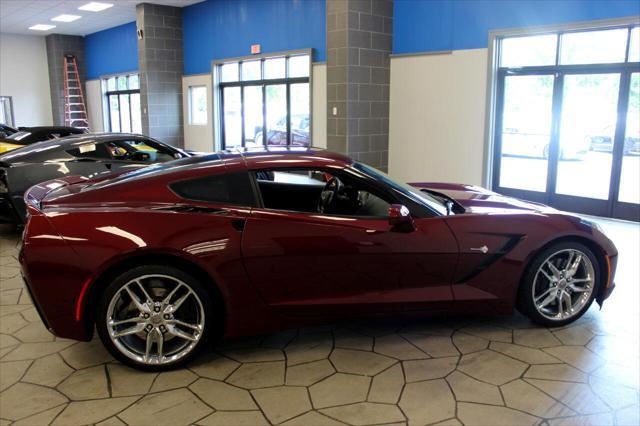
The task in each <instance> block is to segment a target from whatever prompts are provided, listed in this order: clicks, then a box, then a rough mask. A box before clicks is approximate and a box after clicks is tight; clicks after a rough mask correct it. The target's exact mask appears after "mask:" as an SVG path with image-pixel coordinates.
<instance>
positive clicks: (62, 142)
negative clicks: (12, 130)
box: [0, 133, 191, 224]
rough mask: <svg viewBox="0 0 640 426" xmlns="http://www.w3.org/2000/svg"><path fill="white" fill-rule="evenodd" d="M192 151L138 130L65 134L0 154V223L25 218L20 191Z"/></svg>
mask: <svg viewBox="0 0 640 426" xmlns="http://www.w3.org/2000/svg"><path fill="white" fill-rule="evenodd" d="M190 155H191V154H189V153H187V152H185V151H183V150H180V149H177V148H174V147H172V146H169V145H167V144H164V143H162V142H159V141H157V140H155V139H151V138H148V137H145V136H141V135H134V134H126V133H99V134H84V135H76V136H68V137H65V138H60V139H55V140H50V141H45V142H40V143H36V144H33V145H29V146H26V147H24V148H20V149H16V150H13V151H10V152H7V153H5V154H3V155H0V222H9V223H15V224H21V223H24V221H25V204H24V200H23V198H22V197H23V194H24V192H25V191H26V190H27V189H29V188H30V187H32V186H33V185H35V184H37V183H40V182H44V181H47V180H51V179H56V178H60V177H65V176H84V177H86V178H93V177H97V176H98V175H101V174H111V173H120V172H123V171H127V170H131V169H136V168H140V167H145V166H148V165H150V164H153V163H163V162H166V161H171V160H175V159H178V158H185V157H189V156H190Z"/></svg>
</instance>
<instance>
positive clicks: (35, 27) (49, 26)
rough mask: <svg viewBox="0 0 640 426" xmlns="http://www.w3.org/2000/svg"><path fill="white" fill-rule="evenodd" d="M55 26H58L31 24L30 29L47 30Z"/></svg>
mask: <svg viewBox="0 0 640 426" xmlns="http://www.w3.org/2000/svg"><path fill="white" fill-rule="evenodd" d="M55 27H56V26H55V25H48V24H37V25H32V26H30V27H29V29H30V30H34V31H47V30H50V29H51V28H55Z"/></svg>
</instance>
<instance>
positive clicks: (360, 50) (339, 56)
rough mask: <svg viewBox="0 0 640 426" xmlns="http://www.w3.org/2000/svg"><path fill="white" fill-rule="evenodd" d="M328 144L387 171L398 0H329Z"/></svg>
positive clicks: (332, 148) (335, 149)
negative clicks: (396, 4)
mask: <svg viewBox="0 0 640 426" xmlns="http://www.w3.org/2000/svg"><path fill="white" fill-rule="evenodd" d="M326 10H327V108H328V111H327V147H328V148H329V149H330V150H333V151H338V152H343V153H346V154H347V155H349V156H351V157H353V158H354V159H356V160H359V161H362V162H364V163H367V164H369V165H371V166H374V167H377V168H379V169H380V170H384V171H386V170H387V165H388V157H389V151H388V150H389V82H390V75H389V69H390V61H389V55H390V54H391V45H392V36H393V0H327V8H326Z"/></svg>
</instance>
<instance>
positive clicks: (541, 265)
mask: <svg viewBox="0 0 640 426" xmlns="http://www.w3.org/2000/svg"><path fill="white" fill-rule="evenodd" d="M599 283H600V270H599V266H598V261H597V259H596V257H595V255H594V254H593V252H592V251H591V250H590V249H589V248H588V247H586V246H585V245H583V244H580V243H577V242H563V243H559V244H555V245H553V246H551V247H549V248H547V249H545V250H544V251H543V252H542V253H540V254H539V255H537V256H536V257H535V259H534V260H533V261H532V263H531V265H530V266H529V268H528V270H527V272H526V274H525V276H524V280H523V282H522V283H521V286H520V288H519V292H518V309H519V310H520V311H521V312H522V313H524V314H525V315H527V316H528V317H529V318H530V319H531V320H532V321H534V322H536V323H538V324H541V325H544V326H550V327H559V326H562V325H565V324H569V323H571V322H573V321H575V320H577V319H578V318H580V317H581V316H582V315H583V314H584V313H585V312H586V311H587V310H588V309H589V307H590V306H591V303H593V300H594V298H595V296H596V294H597V292H598V289H599Z"/></svg>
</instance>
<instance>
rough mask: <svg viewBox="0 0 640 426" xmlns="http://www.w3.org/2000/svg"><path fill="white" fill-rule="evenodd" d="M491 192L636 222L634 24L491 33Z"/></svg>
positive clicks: (638, 151) (639, 181) (639, 140)
mask: <svg viewBox="0 0 640 426" xmlns="http://www.w3.org/2000/svg"><path fill="white" fill-rule="evenodd" d="M494 49H496V53H497V55H498V56H497V58H496V63H497V70H496V77H497V78H496V80H495V83H496V86H495V87H496V93H495V98H496V103H495V116H494V122H493V129H494V134H493V135H492V136H493V141H494V156H493V164H494V168H493V187H494V189H495V190H497V191H499V192H502V193H505V194H508V195H513V196H517V197H520V198H525V199H530V200H532V201H538V202H543V203H546V204H550V205H552V206H554V207H558V208H560V209H563V210H570V211H576V212H583V213H590V214H597V215H602V216H614V217H621V218H627V219H635V220H640V216H639V214H640V137H639V136H640V135H638V133H639V130H638V128H639V126H638V121H639V120H640V119H639V118H638V116H639V115H638V100H637V97H638V86H639V84H640V83H639V82H638V75H639V74H638V72H640V62H639V61H640V27H638V25H637V24H632V25H622V26H616V27H605V28H593V29H579V30H570V31H554V32H547V33H542V34H535V35H518V36H511V37H510V36H498V37H497V38H496V43H495V45H494Z"/></svg>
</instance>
